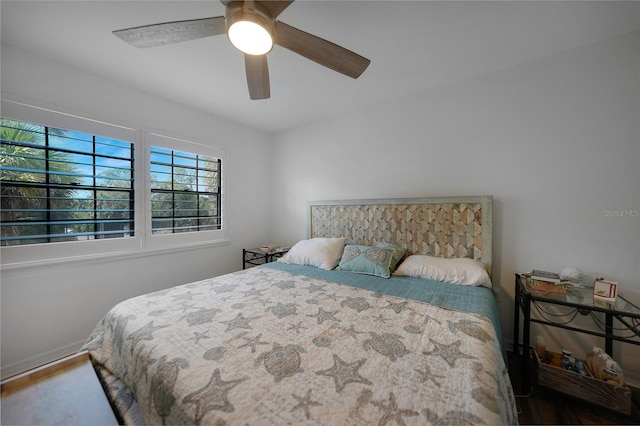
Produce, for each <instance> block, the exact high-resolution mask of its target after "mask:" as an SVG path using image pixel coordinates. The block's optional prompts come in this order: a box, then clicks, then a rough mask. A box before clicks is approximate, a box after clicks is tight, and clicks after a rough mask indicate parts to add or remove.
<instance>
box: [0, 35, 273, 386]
mask: <svg viewBox="0 0 640 426" xmlns="http://www.w3.org/2000/svg"><path fill="white" fill-rule="evenodd" d="M2 95H3V98H9V97H10V98H16V97H17V98H19V99H20V100H26V101H27V102H30V103H34V104H36V106H43V107H51V108H52V109H54V110H58V111H61V112H68V113H73V114H77V115H81V116H86V115H87V112H89V114H90V115H89V118H94V119H99V120H102V121H106V122H109V123H112V124H121V125H130V126H131V127H133V128H136V129H141V130H146V131H155V132H158V133H164V134H168V135H170V136H178V137H181V138H183V139H187V140H189V139H193V140H196V141H210V142H211V143H214V144H217V145H223V146H224V147H225V148H226V152H227V154H226V162H225V164H224V165H223V167H224V168H225V170H224V173H225V174H224V177H225V179H226V182H225V183H224V189H225V190H226V194H225V201H226V204H225V206H224V208H225V215H226V216H225V218H226V224H227V227H228V228H227V229H228V232H227V235H228V237H229V239H230V240H231V243H230V244H227V245H223V246H218V247H209V248H206V249H194V250H188V251H181V252H176V253H171V254H165V255H156V256H151V257H144V256H142V257H135V258H131V259H120V260H117V261H107V262H92V263H85V264H78V263H71V264H65V265H60V266H56V267H46V268H30V269H19V270H3V271H2V275H1V279H2V281H1V299H2V301H1V303H2V304H1V323H2V324H1V330H0V332H1V335H2V354H1V355H2V376H3V377H5V376H7V375H9V374H12V373H15V372H17V371H20V370H21V369H23V368H29V367H32V366H35V365H39V364H41V363H43V362H47V361H51V360H52V359H55V358H56V357H58V356H61V355H66V354H68V353H72V352H74V351H75V350H77V349H78V348H79V345H80V343H81V342H82V341H83V340H84V339H85V338H86V337H87V336H88V335H89V333H90V332H91V330H92V328H93V326H94V325H95V324H96V323H97V322H98V321H99V320H100V318H101V317H102V316H103V315H104V314H105V313H106V312H107V311H108V309H109V308H110V307H112V306H113V305H114V304H115V303H117V302H119V301H121V300H124V299H126V298H129V297H131V296H134V295H138V294H142V293H146V292H149V291H153V290H158V289H163V288H166V287H169V286H172V285H177V284H182V283H186V282H190V281H195V280H198V279H204V278H206V277H210V276H214V275H220V274H224V273H228V272H232V271H235V270H238V269H240V268H241V266H242V263H241V259H242V248H243V247H249V246H256V245H259V244H261V243H263V242H265V241H267V236H268V235H267V231H266V229H267V228H268V226H267V220H268V219H267V217H266V215H264V214H257V215H255V214H253V213H254V212H255V206H256V205H258V206H260V205H267V204H268V203H269V194H268V192H267V191H264V188H261V187H260V185H257V184H256V183H261V182H265V181H266V180H267V179H268V177H269V175H270V168H269V164H268V163H267V162H266V161H265V158H266V157H268V151H269V145H268V139H267V137H266V136H265V135H264V134H262V133H260V132H257V131H255V130H252V129H250V128H247V127H244V126H242V125H239V124H237V123H232V122H229V121H225V120H221V119H218V118H216V117H213V116H211V115H207V114H204V113H202V112H200V111H196V110H193V109H190V108H189V107H187V106H184V105H179V104H176V103H172V102H170V101H167V100H164V99H159V98H157V97H154V96H152V95H150V94H146V93H143V92H140V91H138V90H136V89H135V88H131V87H124V86H122V85H119V84H117V83H114V82H110V81H107V80H104V79H101V78H99V77H97V76H95V75H90V74H88V73H85V72H83V71H81V70H78V69H74V68H69V67H67V66H65V65H62V64H60V63H57V62H55V61H52V60H48V59H45V58H43V57H38V56H34V55H32V54H29V53H27V52H25V51H23V50H21V49H19V48H17V47H15V46H9V45H5V44H3V45H2Z"/></svg>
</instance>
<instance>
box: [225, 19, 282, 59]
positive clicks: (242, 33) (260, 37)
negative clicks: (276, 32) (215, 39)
mask: <svg viewBox="0 0 640 426" xmlns="http://www.w3.org/2000/svg"><path fill="white" fill-rule="evenodd" d="M227 36H228V37H229V41H231V44H233V46H234V47H235V48H236V49H238V50H239V51H241V52H243V53H246V54H248V55H264V54H266V53H269V52H270V51H271V49H272V48H273V37H272V36H271V33H270V32H269V31H268V30H267V29H266V28H264V27H263V26H261V25H260V24H258V23H256V22H252V21H249V20H246V21H244V20H239V21H236V22H233V23H232V24H231V25H230V26H229V29H228V30H227Z"/></svg>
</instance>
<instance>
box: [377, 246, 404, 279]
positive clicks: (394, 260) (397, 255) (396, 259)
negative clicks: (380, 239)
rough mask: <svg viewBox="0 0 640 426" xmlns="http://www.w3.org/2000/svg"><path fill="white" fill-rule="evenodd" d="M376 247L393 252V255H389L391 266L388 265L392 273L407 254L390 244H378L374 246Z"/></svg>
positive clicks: (401, 248)
mask: <svg viewBox="0 0 640 426" xmlns="http://www.w3.org/2000/svg"><path fill="white" fill-rule="evenodd" d="M376 247H378V248H384V249H391V250H393V254H392V255H391V264H390V265H389V269H390V270H391V271H392V272H393V271H395V269H396V266H398V264H399V263H400V261H401V260H402V258H403V257H404V255H405V254H406V253H407V249H406V248H404V247H400V246H398V245H395V244H392V243H378V244H376Z"/></svg>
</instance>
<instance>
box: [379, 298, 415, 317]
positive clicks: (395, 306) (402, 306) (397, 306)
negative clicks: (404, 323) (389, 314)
mask: <svg viewBox="0 0 640 426" xmlns="http://www.w3.org/2000/svg"><path fill="white" fill-rule="evenodd" d="M408 303H409V302H397V303H396V302H391V301H390V300H387V306H385V307H384V308H385V309H391V310H393V312H395V313H396V314H399V313H400V312H402V311H413V309H411V308H409V307H407V304H408Z"/></svg>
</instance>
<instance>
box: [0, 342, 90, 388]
mask: <svg viewBox="0 0 640 426" xmlns="http://www.w3.org/2000/svg"><path fill="white" fill-rule="evenodd" d="M84 342H85V340H78V341H76V342H73V343H69V344H68V345H65V346H61V347H59V348H56V349H53V350H50V351H47V352H44V353H41V354H38V355H35V356H32V357H29V358H26V359H23V360H20V361H18V362H14V363H11V364H8V365H4V364H3V365H2V366H1V369H0V379H1V380H5V379H7V378H9V377H11V376H15V375H16V374H20V373H24V372H25V371H28V370H31V369H33V368H36V367H40V366H42V365H44V364H48V363H50V362H53V361H56V360H58V359H60V358H64V357H66V356H69V355H72V354H74V353H76V352H78V351H79V350H80V348H81V347H82V345H84Z"/></svg>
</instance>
